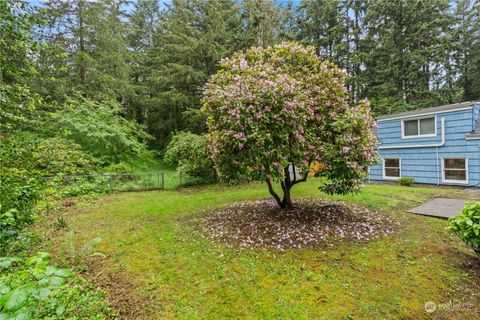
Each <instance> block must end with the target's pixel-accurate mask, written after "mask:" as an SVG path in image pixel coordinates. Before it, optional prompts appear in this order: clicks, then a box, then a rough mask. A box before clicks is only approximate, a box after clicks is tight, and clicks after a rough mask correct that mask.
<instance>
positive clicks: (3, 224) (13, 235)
mask: <svg viewBox="0 0 480 320" xmlns="http://www.w3.org/2000/svg"><path fill="white" fill-rule="evenodd" d="M33 143H34V142H33V139H32V138H31V137H28V136H18V137H12V138H10V137H9V138H7V139H2V140H1V141H0V254H2V253H4V252H6V251H7V250H8V244H9V243H10V242H11V241H13V240H15V239H18V238H19V237H21V231H22V229H23V228H24V227H25V226H26V225H28V224H29V223H31V222H32V221H33V212H32V209H33V206H34V205H35V203H36V201H37V199H38V197H39V190H40V189H41V183H40V180H39V178H38V176H39V172H38V171H36V170H35V169H34V163H33V159H32V153H31V150H32V149H31V146H32V144H33Z"/></svg>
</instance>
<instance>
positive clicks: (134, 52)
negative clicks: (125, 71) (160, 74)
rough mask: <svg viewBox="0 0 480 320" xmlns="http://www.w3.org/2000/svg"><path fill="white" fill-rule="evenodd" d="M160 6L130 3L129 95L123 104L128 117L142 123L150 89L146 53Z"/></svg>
mask: <svg viewBox="0 0 480 320" xmlns="http://www.w3.org/2000/svg"><path fill="white" fill-rule="evenodd" d="M159 14H160V7H159V4H158V1H157V0H139V1H138V2H135V3H134V4H133V11H132V13H131V14H130V16H129V24H128V36H127V45H128V49H129V51H130V55H129V63H130V66H131V73H130V81H131V86H132V92H131V93H132V94H131V95H130V96H129V101H128V102H127V104H126V107H127V112H128V114H129V117H131V118H132V119H135V120H137V121H138V122H139V123H146V122H147V117H148V113H147V112H148V100H149V98H150V97H151V96H150V90H149V88H148V85H147V81H146V80H147V77H148V74H149V68H148V67H147V59H148V52H149V50H150V49H151V48H152V46H153V37H154V34H155V29H156V27H157V24H158V16H159Z"/></svg>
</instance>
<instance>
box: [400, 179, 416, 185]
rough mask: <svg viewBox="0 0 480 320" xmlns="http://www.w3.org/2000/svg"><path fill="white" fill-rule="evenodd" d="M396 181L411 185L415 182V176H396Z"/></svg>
mask: <svg viewBox="0 0 480 320" xmlns="http://www.w3.org/2000/svg"><path fill="white" fill-rule="evenodd" d="M397 182H398V183H399V184H400V185H401V186H411V185H413V184H414V183H415V178H414V177H400V178H398V180H397Z"/></svg>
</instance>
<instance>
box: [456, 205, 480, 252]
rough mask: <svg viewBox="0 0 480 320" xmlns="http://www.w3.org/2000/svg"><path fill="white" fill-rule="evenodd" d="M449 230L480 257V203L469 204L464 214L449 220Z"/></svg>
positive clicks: (463, 211) (464, 209)
mask: <svg viewBox="0 0 480 320" xmlns="http://www.w3.org/2000/svg"><path fill="white" fill-rule="evenodd" d="M448 229H449V230H450V231H452V232H453V233H455V234H456V235H458V236H459V237H460V239H462V240H463V241H464V242H465V243H466V244H468V245H469V246H470V247H471V248H472V249H473V250H474V251H475V252H476V253H477V254H478V255H479V256H480V202H469V203H467V204H466V205H465V207H464V208H463V210H462V212H461V213H460V214H459V215H457V216H456V217H453V218H450V219H449V226H448Z"/></svg>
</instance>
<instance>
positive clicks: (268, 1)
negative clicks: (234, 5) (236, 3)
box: [241, 0, 287, 48]
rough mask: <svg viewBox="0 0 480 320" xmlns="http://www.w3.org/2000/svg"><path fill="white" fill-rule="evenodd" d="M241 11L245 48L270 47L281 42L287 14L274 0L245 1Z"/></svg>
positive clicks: (243, 44)
mask: <svg viewBox="0 0 480 320" xmlns="http://www.w3.org/2000/svg"><path fill="white" fill-rule="evenodd" d="M241 10H242V20H243V25H244V26H245V30H244V31H243V41H242V46H243V47H244V48H249V47H251V46H257V47H268V46H271V45H272V44H275V43H277V42H279V41H280V39H281V36H282V35H283V34H284V31H285V30H284V24H283V22H284V21H282V20H283V19H285V16H286V14H287V12H285V10H284V9H283V8H281V7H280V6H279V5H278V4H276V3H275V1H274V0H244V1H242V8H241Z"/></svg>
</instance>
